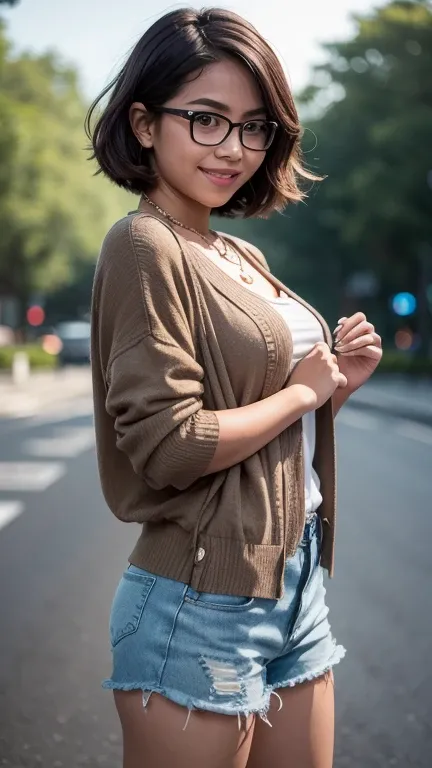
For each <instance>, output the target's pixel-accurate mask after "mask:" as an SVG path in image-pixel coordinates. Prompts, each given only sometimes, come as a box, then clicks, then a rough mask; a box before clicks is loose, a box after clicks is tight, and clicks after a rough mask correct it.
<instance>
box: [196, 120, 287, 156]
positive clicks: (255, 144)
mask: <svg viewBox="0 0 432 768" xmlns="http://www.w3.org/2000/svg"><path fill="white" fill-rule="evenodd" d="M229 130H230V124H229V122H228V120H226V119H225V118H224V117H222V115H220V116H219V115H218V116H216V115H210V114H206V113H204V112H202V113H200V114H199V115H196V117H195V119H194V121H193V123H192V135H193V138H194V140H195V141H197V142H198V143H199V144H206V145H208V146H214V145H215V144H220V143H221V142H222V141H224V139H225V138H226V137H227V136H228V133H229ZM240 130H241V140H242V143H243V145H244V146H245V147H247V148H248V149H255V150H263V149H267V147H268V145H269V142H270V141H271V138H272V134H273V129H272V126H271V125H269V123H268V122H267V121H266V120H250V121H249V122H247V123H244V125H243V126H242V128H241V129H240Z"/></svg>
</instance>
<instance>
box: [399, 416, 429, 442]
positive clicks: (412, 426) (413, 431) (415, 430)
mask: <svg viewBox="0 0 432 768" xmlns="http://www.w3.org/2000/svg"><path fill="white" fill-rule="evenodd" d="M396 432H397V433H398V434H399V435H402V436H403V437H409V438H410V439H411V440H418V441H419V442H420V443H424V444H425V445H432V428H431V427H429V426H426V425H425V424H417V423H416V422H414V421H402V420H400V421H399V422H398V424H397V425H396Z"/></svg>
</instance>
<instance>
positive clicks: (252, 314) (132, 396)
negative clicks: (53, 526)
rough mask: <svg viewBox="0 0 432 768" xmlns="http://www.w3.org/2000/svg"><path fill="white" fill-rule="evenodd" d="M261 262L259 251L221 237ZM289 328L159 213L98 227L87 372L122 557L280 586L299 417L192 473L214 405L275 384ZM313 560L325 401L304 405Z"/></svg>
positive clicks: (207, 454)
mask: <svg viewBox="0 0 432 768" xmlns="http://www.w3.org/2000/svg"><path fill="white" fill-rule="evenodd" d="M231 241H232V242H233V244H234V246H235V247H237V248H239V249H240V250H241V253H242V255H243V257H244V258H245V260H246V261H249V262H250V263H252V264H253V265H254V266H255V267H256V268H257V269H258V270H259V271H260V272H261V273H262V274H263V275H265V276H266V277H267V279H268V280H270V282H272V283H273V285H274V286H276V287H277V288H278V289H282V290H283V291H285V292H286V293H288V294H289V295H290V296H293V297H294V298H296V299H297V300H299V301H301V303H302V304H304V305H305V306H307V307H308V308H309V309H310V310H311V311H312V312H313V313H314V314H315V316H316V317H317V318H318V320H319V321H320V322H321V324H322V326H323V329H324V334H325V339H326V340H327V342H328V343H329V344H331V335H330V331H329V329H328V326H327V325H326V323H325V321H324V320H323V318H322V317H321V316H320V315H319V314H318V313H317V312H316V310H314V309H313V308H312V307H310V306H309V305H308V304H306V302H304V301H303V300H302V299H300V298H299V297H298V296H296V294H294V293H293V292H292V291H290V290H289V289H288V288H287V287H286V286H285V285H283V284H282V283H281V282H280V281H279V280H277V279H276V278H275V277H274V276H273V275H271V274H270V272H269V268H268V265H267V263H266V261H265V259H264V257H263V255H262V254H261V253H260V252H259V251H258V250H257V249H255V248H253V247H252V246H249V245H246V244H245V243H244V242H243V241H241V240H238V239H237V238H231ZM291 356H292V339H291V335H290V333H289V331H288V329H287V327H286V324H285V322H284V320H283V319H282V317H281V316H280V314H279V313H278V312H277V311H276V310H275V309H274V308H273V307H272V306H271V305H270V304H269V303H268V302H266V301H265V299H263V298H261V297H260V296H257V295H256V294H253V293H252V292H251V291H250V290H249V289H248V288H246V287H244V286H242V285H241V284H239V283H237V282H236V281H235V280H234V279H233V278H231V277H230V276H229V275H227V274H226V273H225V272H224V271H223V270H222V269H220V268H219V267H218V266H217V265H216V264H215V263H213V262H212V261H211V260H210V259H208V258H207V257H205V256H204V254H202V253H201V252H200V251H199V249H198V248H194V247H193V245H191V244H190V243H188V242H187V241H186V240H184V239H183V238H181V237H180V236H179V235H178V234H177V233H176V232H175V231H174V230H173V229H172V228H171V227H170V226H168V225H167V224H166V223H165V222H164V221H161V220H160V219H158V218H156V217H154V216H150V215H148V214H144V213H139V212H138V213H134V214H131V215H129V216H127V217H125V218H124V219H122V220H121V221H119V222H117V223H116V224H115V225H114V226H113V228H112V229H111V230H110V232H109V233H108V234H107V236H106V238H105V241H104V243H103V246H102V250H101V254H100V257H99V260H98V264H97V268H96V274H95V280H94V288H93V301H92V375H93V393H94V411H95V427H96V439H97V455H98V464H99V472H100V479H101V485H102V490H103V493H104V496H105V499H106V502H107V504H108V506H109V507H110V509H111V510H112V512H113V513H114V514H115V515H116V517H118V518H119V519H120V520H124V521H126V522H135V523H141V524H142V525H143V530H142V533H141V536H140V538H139V539H138V542H137V544H136V547H135V549H134V551H133V552H132V554H131V556H130V562H131V563H133V564H134V565H137V566H139V567H141V568H145V569H146V570H149V571H152V572H153V573H156V574H158V575H161V576H165V577H167V578H171V579H176V580H178V581H182V582H185V583H188V584H190V585H191V586H192V587H193V588H194V589H196V590H198V591H204V592H216V593H223V594H237V595H249V596H257V597H267V598H280V597H281V596H282V593H283V572H284V563H285V560H286V558H287V557H290V556H292V555H293V554H294V552H295V550H296V548H297V546H298V543H299V541H300V539H301V536H302V530H303V526H304V522H305V504H304V477H303V456H302V439H301V438H302V422H301V419H299V420H298V421H297V422H295V423H294V424H293V425H292V426H290V427H289V428H288V429H286V430H284V431H283V432H282V433H281V434H280V435H279V436H278V437H277V438H275V439H274V440H272V441H271V442H270V443H268V444H267V445H266V446H264V448H262V449H261V450H260V451H258V452H257V453H255V454H254V455H252V456H251V457H250V458H248V459H246V460H245V461H243V462H241V463H240V464H237V465H235V466H233V467H231V468H230V469H226V470H223V471H221V472H216V473H214V474H210V475H205V476H203V472H204V471H205V470H206V468H207V467H208V465H209V463H210V461H211V459H212V457H213V454H214V452H215V449H216V445H217V442H218V433H219V425H218V418H217V412H218V410H221V409H222V410H223V409H227V408H237V407H240V406H243V405H247V404H249V403H253V402H256V401H258V400H260V399H264V398H266V397H269V396H270V395H272V394H274V393H275V392H278V391H280V390H281V389H282V388H283V387H285V386H286V385H287V378H288V372H289V367H290V360H291ZM316 419H317V430H316V432H317V434H316V452H315V461H314V465H315V468H316V470H317V472H318V475H319V477H320V480H321V493H322V495H323V503H322V505H321V507H320V509H319V514H320V515H321V518H322V520H323V521H325V524H324V544H323V554H322V564H323V565H324V567H326V568H327V569H328V570H329V571H330V574H331V573H332V570H333V549H334V529H335V446H334V425H333V413H332V404H331V400H329V401H327V403H326V404H325V405H324V406H322V407H321V408H320V409H318V411H317V412H316Z"/></svg>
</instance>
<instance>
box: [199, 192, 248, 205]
mask: <svg viewBox="0 0 432 768" xmlns="http://www.w3.org/2000/svg"><path fill="white" fill-rule="evenodd" d="M237 191H238V190H237V189H234V190H232V189H231V190H229V192H228V190H216V191H215V192H211V193H209V192H208V190H207V191H206V192H203V194H202V195H200V194H197V195H194V199H195V200H196V202H197V203H199V204H200V205H203V206H205V207H206V208H210V209H213V208H222V206H224V205H226V204H227V203H228V202H229V201H230V200H231V198H232V197H234V195H235V194H237Z"/></svg>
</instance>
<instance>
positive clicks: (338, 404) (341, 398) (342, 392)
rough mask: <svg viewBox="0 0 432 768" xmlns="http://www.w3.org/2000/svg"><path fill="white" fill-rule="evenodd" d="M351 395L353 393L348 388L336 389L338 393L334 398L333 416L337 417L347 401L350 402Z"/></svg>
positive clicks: (335, 393)
mask: <svg viewBox="0 0 432 768" xmlns="http://www.w3.org/2000/svg"><path fill="white" fill-rule="evenodd" d="M351 394H352V393H351V392H350V391H349V390H348V389H347V387H345V388H344V389H342V388H341V387H339V388H338V389H336V391H335V392H334V394H333V396H332V403H333V416H337V414H338V413H339V411H340V409H341V408H342V406H343V404H344V403H346V401H347V400H348V398H349V396H350V395H351Z"/></svg>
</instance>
